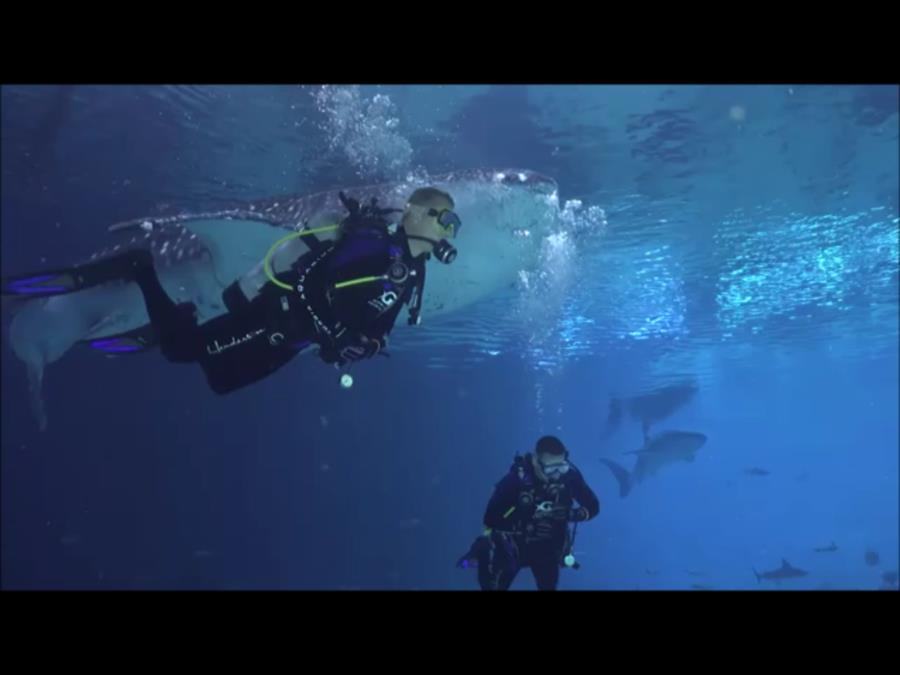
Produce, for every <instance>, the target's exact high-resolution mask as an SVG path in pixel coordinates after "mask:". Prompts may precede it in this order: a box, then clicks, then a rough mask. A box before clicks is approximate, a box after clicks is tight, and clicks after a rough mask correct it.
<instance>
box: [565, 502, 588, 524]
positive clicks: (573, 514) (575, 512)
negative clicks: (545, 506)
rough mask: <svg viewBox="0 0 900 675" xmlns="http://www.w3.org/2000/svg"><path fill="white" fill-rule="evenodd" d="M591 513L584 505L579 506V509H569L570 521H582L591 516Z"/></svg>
mask: <svg viewBox="0 0 900 675" xmlns="http://www.w3.org/2000/svg"><path fill="white" fill-rule="evenodd" d="M590 515H591V514H590V513H589V512H588V510H587V509H586V508H584V507H583V506H579V507H578V508H577V509H569V518H568V520H569V522H570V523H582V522H584V521H585V520H587V519H588V518H589V517H590Z"/></svg>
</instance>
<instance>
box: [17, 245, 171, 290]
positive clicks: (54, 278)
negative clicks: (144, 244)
mask: <svg viewBox="0 0 900 675" xmlns="http://www.w3.org/2000/svg"><path fill="white" fill-rule="evenodd" d="M152 265H153V254H152V253H150V251H146V250H141V249H135V250H132V251H125V252H124V253H120V254H119V255H116V256H113V257H111V258H104V259H103V260H98V261H97V262H93V263H87V264H86V265H79V266H77V267H71V268H69V269H62V270H50V271H47V272H39V273H36V274H27V275H22V276H16V277H10V278H8V279H4V280H3V283H2V288H0V290H2V293H3V295H18V296H24V297H47V296H52V295H65V294H66V293H74V292H76V291H81V290H84V289H86V288H91V287H92V286H98V285H100V284H105V283H109V282H111V281H130V280H132V279H134V277H135V274H136V273H137V272H138V270H139V269H141V268H145V267H149V266H152Z"/></svg>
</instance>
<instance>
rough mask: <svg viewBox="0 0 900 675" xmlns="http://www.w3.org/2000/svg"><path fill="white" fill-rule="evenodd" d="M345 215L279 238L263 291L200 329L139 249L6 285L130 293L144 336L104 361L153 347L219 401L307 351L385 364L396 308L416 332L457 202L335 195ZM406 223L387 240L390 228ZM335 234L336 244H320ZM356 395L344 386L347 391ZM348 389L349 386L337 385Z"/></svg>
mask: <svg viewBox="0 0 900 675" xmlns="http://www.w3.org/2000/svg"><path fill="white" fill-rule="evenodd" d="M340 199H341V202H342V204H343V205H344V207H345V208H346V210H347V211H348V215H347V216H346V217H345V218H344V220H343V221H342V222H341V223H340V224H339V225H334V226H330V227H320V228H312V229H302V230H300V231H298V232H296V233H294V234H291V235H288V236H287V237H284V238H283V239H281V240H280V241H279V242H277V243H276V245H275V246H273V247H272V249H270V252H269V255H268V256H267V257H266V260H265V261H264V268H265V271H266V276H267V279H266V281H265V283H264V284H262V286H260V287H258V288H257V292H256V293H255V294H253V295H250V296H249V297H248V294H247V292H246V288H247V285H246V284H241V283H240V280H238V281H235V282H234V283H232V284H231V285H230V286H228V287H227V288H226V289H225V291H224V292H223V293H222V300H223V302H224V303H225V306H226V307H227V312H226V313H224V314H223V315H221V316H218V317H216V318H213V319H211V320H209V321H206V322H205V323H198V321H197V307H196V306H195V305H194V304H193V303H190V302H188V303H176V302H175V301H173V300H172V299H171V297H170V296H169V295H168V294H167V293H166V291H165V289H164V288H163V286H162V284H161V283H160V280H159V277H158V275H157V271H156V268H155V266H154V262H153V256H152V254H151V252H150V251H148V250H146V249H135V250H130V251H127V252H125V253H121V254H119V255H116V256H113V257H110V258H106V259H104V260H101V261H99V262H96V263H89V264H86V265H82V266H78V267H73V268H69V269H62V270H54V271H48V272H43V273H39V274H31V275H26V276H18V277H14V278H10V279H4V280H3V286H2V290H3V293H4V294H5V295H18V296H26V297H43V296H55V295H63V294H70V293H76V292H78V291H83V290H86V289H89V288H93V287H96V286H99V285H102V284H108V283H112V282H117V281H118V282H129V281H130V282H134V283H136V284H137V285H138V287H139V288H140V291H141V294H142V295H143V300H144V303H145V305H146V310H147V314H148V315H149V318H150V324H149V326H148V327H143V329H141V330H139V331H137V332H132V333H130V334H124V335H118V336H112V337H109V338H106V339H105V340H102V341H97V342H98V343H99V344H96V345H95V346H99V347H100V348H101V349H102V348H106V350H108V351H110V352H116V351H139V350H142V349H144V348H148V347H151V346H154V345H156V344H158V345H159V347H160V351H161V352H162V354H163V355H164V356H165V357H166V359H167V360H169V361H171V362H174V363H199V364H200V366H201V368H202V369H203V371H204V373H205V374H206V378H207V381H208V383H209V386H210V388H211V389H212V390H213V391H215V392H216V393H218V394H227V393H229V392H232V391H235V390H236V389H240V388H242V387H244V386H247V385H249V384H251V383H253V382H257V381H259V380H261V379H263V378H265V377H267V376H268V375H270V374H271V373H273V372H275V371H276V370H278V369H279V368H281V367H282V366H283V365H285V364H286V363H288V362H289V361H290V360H291V359H293V358H294V357H295V356H296V355H297V354H298V353H300V352H301V351H302V350H304V349H306V348H307V347H310V346H311V345H313V344H316V345H318V347H319V357H320V358H321V359H322V360H323V361H324V362H325V363H328V364H334V365H335V366H337V367H339V366H343V365H345V364H348V363H352V362H356V361H360V360H362V359H369V358H372V357H374V356H375V355H377V354H383V355H386V353H385V352H384V348H385V346H386V344H387V338H388V335H389V334H390V332H391V330H392V328H393V326H394V323H395V321H396V319H397V317H398V315H399V312H400V309H401V308H402V307H403V306H404V305H408V306H409V312H410V318H409V321H410V324H416V323H418V321H419V312H420V309H421V302H422V294H423V291H424V287H425V264H426V261H427V260H428V259H430V258H431V257H434V258H436V259H437V260H438V261H440V262H441V263H444V264H450V263H452V262H453V260H454V259H455V258H456V255H457V251H456V248H455V247H454V246H453V245H452V244H451V243H450V242H449V238H455V237H456V236H457V234H458V232H459V229H460V227H461V225H462V222H461V220H460V218H459V216H458V215H457V214H456V213H455V212H454V211H453V208H454V202H453V198H452V197H451V196H450V195H449V194H448V193H447V192H444V191H442V190H439V189H437V188H434V187H424V188H419V189H417V190H416V191H414V192H413V193H412V194H411V195H410V197H409V199H408V200H407V203H406V205H405V208H404V209H390V208H380V207H379V206H378V203H377V199H376V198H374V197H373V198H372V199H371V201H370V202H369V203H366V204H362V205H361V204H360V203H359V202H358V201H357V200H355V199H353V198H351V197H347V196H346V195H344V193H340ZM392 213H402V216H401V218H400V222H399V224H398V225H397V226H396V227H395V228H394V229H393V231H392V229H391V227H390V223H389V220H388V217H389V216H390V214H392ZM329 230H335V231H336V235H337V236H336V238H335V239H333V240H331V241H321V240H319V239H318V238H317V237H316V235H317V234H321V233H322V232H325V231H329ZM301 237H302V238H303V241H304V243H305V244H306V247H305V252H304V253H302V255H299V256H298V257H296V258H295V259H294V260H293V261H292V262H291V263H290V264H289V266H287V267H286V268H284V269H279V270H277V271H275V270H274V269H273V267H274V266H273V264H272V260H271V258H272V254H273V253H274V252H275V250H276V248H278V246H279V245H281V244H283V243H286V242H287V240H291V239H297V238H301ZM350 382H351V383H352V380H350ZM345 386H348V385H345Z"/></svg>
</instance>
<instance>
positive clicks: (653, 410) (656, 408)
mask: <svg viewBox="0 0 900 675" xmlns="http://www.w3.org/2000/svg"><path fill="white" fill-rule="evenodd" d="M698 391H699V388H698V386H697V383H696V382H695V381H694V380H693V379H687V380H685V381H683V382H679V383H676V384H670V385H666V386H664V387H660V388H658V389H654V390H653V391H650V392H647V393H646V394H641V395H639V396H632V397H630V398H626V399H624V400H623V399H620V398H616V397H613V398H612V399H611V400H610V402H609V410H608V412H607V419H606V434H607V435H609V434H610V433H612V431H614V430H615V429H616V428H618V426H619V424H620V423H621V421H622V417H623V413H624V412H625V411H627V412H628V414H629V415H630V416H631V417H632V418H633V419H636V420H639V421H640V422H641V424H642V425H643V427H644V429H649V428H650V427H651V426H652V425H653V424H656V423H657V422H661V421H662V420H664V419H666V418H667V417H671V416H672V415H673V414H674V413H675V411H676V410H678V409H679V408H682V407H684V406H685V405H687V404H688V403H690V402H691V400H692V399H693V398H694V396H695V395H696V394H697V392H698Z"/></svg>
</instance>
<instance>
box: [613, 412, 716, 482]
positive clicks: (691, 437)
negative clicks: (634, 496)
mask: <svg viewBox="0 0 900 675" xmlns="http://www.w3.org/2000/svg"><path fill="white" fill-rule="evenodd" d="M706 440H707V437H706V434H701V433H699V432H696V431H664V432H662V433H660V434H657V435H655V436H651V435H650V433H649V432H648V431H647V430H646V428H645V435H644V446H643V447H642V448H640V449H638V450H632V451H630V452H626V453H625V454H630V455H637V461H636V462H635V465H634V468H633V469H632V470H631V471H628V470H627V469H626V468H625V467H623V466H622V465H620V464H618V463H617V462H614V461H613V460H611V459H607V458H605V457H601V458H600V461H601V462H603V464H605V465H606V466H607V467H608V468H609V470H610V471H611V472H612V474H613V477H614V478H615V479H616V482H617V483H618V484H619V496H620V497H623V498H624V497H627V496H628V494H629V493H630V492H631V490H632V488H633V487H634V485H635V484H637V483H641V482H643V481H644V480H645V479H647V478H648V477H650V476H653V475H655V474H656V473H658V472H659V471H660V469H662V468H663V467H665V466H668V465H670V464H674V463H676V462H693V461H694V458H695V457H696V455H697V451H698V450H700V448H702V447H703V446H704V445H705V444H706Z"/></svg>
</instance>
